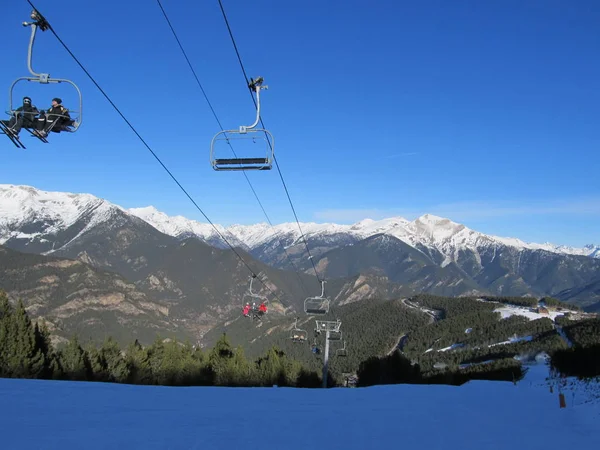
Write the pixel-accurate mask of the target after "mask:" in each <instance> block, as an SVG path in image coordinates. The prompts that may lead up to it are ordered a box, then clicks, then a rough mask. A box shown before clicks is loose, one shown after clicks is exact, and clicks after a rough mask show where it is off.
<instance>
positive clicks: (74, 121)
mask: <svg viewBox="0 0 600 450" xmlns="http://www.w3.org/2000/svg"><path fill="white" fill-rule="evenodd" d="M31 18H32V19H33V22H23V23H22V25H23V26H24V27H27V26H29V27H31V36H30V38H29V48H28V52H27V68H28V69H29V72H30V73H31V75H33V76H27V77H20V78H17V79H16V80H15V81H14V82H13V83H12V84H11V86H10V89H9V105H8V110H7V111H6V113H7V114H8V115H9V116H11V117H15V118H16V116H17V114H18V112H17V111H16V110H15V109H16V108H14V107H13V106H14V100H13V91H14V88H15V85H16V84H17V83H19V82H21V81H29V82H34V83H40V84H57V83H67V84H70V85H71V86H73V88H74V89H75V91H76V92H77V96H78V98H79V110H71V109H69V110H68V111H69V115H70V117H69V124H68V125H63V126H62V127H61V128H60V129H57V130H54V129H53V127H54V124H56V119H55V120H54V121H53V122H54V123H53V127H52V128H50V130H49V131H54V132H56V133H58V132H61V131H66V132H70V133H74V132H76V131H77V130H78V129H79V127H80V126H81V122H82V112H83V100H82V95H81V91H80V90H79V87H77V85H76V84H75V83H73V82H72V81H71V80H67V79H64V78H51V77H50V74H48V73H37V72H35V71H34V70H33V67H32V59H33V44H34V42H35V36H36V32H37V29H38V28H39V29H40V30H42V31H46V30H47V29H48V28H50V24H49V23H48V21H47V20H46V19H45V18H44V16H42V14H41V13H40V12H39V11H37V10H36V9H34V10H33V11H32V13H31ZM54 116H55V115H54V114H53V117H54ZM59 117H60V115H56V118H59ZM63 117H65V116H63ZM65 118H66V117H65ZM24 128H25V129H27V131H29V132H30V133H31V135H32V136H34V137H37V138H39V139H40V140H42V141H43V142H48V141H47V140H46V139H45V138H43V137H41V135H38V134H36V133H33V132H32V131H31V130H30V129H29V128H27V127H24ZM0 132H2V133H3V134H6V135H7V136H8V137H9V138H11V140H12V141H13V143H14V144H15V145H16V146H17V147H21V148H25V146H24V145H22V143H21V142H20V141H19V138H18V137H16V136H12V135H11V134H10V133H9V132H7V129H6V125H4V124H1V125H0ZM19 144H20V145H19Z"/></svg>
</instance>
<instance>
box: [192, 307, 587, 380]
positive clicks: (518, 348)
mask: <svg viewBox="0 0 600 450" xmlns="http://www.w3.org/2000/svg"><path fill="white" fill-rule="evenodd" d="M492 299H494V298H493V297H492ZM509 301H510V300H506V299H502V298H497V299H495V300H489V301H484V300H482V299H478V298H476V297H472V298H470V297H462V298H453V297H440V296H431V295H419V296H414V297H411V298H408V299H395V300H377V299H373V300H371V301H369V302H368V303H366V304H365V303H364V302H361V303H358V304H357V303H351V304H348V305H343V306H336V307H335V308H333V309H332V310H331V311H330V314H328V315H325V316H322V317H316V320H330V321H335V320H338V319H339V320H340V321H341V328H340V330H341V332H342V335H341V339H340V340H336V341H331V342H330V352H331V359H330V370H331V373H332V374H333V376H334V377H336V378H337V379H339V377H341V376H342V374H343V373H354V372H356V370H357V369H358V366H359V364H360V363H361V362H362V361H365V360H366V359H367V358H369V357H371V356H374V355H379V356H383V355H386V354H389V353H390V352H392V351H393V350H394V349H395V348H399V349H400V350H401V351H402V352H403V353H404V354H405V355H406V356H408V357H409V358H410V359H412V360H413V362H416V363H418V364H419V365H420V366H421V369H422V371H423V372H424V373H425V374H434V373H437V372H438V371H439V370H440V369H446V368H447V369H448V370H459V369H461V370H465V369H467V368H468V367H470V366H471V365H476V364H479V363H481V362H485V361H490V360H500V359H506V358H518V359H519V360H523V361H526V360H533V359H535V357H536V356H537V355H539V354H540V353H541V352H551V351H553V350H555V349H560V348H567V344H566V342H565V341H564V340H563V339H562V338H561V336H560V334H559V333H558V332H557V331H556V328H555V322H554V319H555V318H557V317H562V316H564V315H565V314H566V313H567V311H568V310H567V309H564V308H562V309H561V310H560V311H554V310H553V309H552V308H550V309H552V312H551V313H550V314H548V315H545V314H539V313H535V312H531V311H530V309H531V308H530V307H523V306H518V305H514V304H511V303H508V302H509ZM584 318H585V317H584V316H581V315H580V314H579V313H577V314H574V315H573V316H572V317H571V319H570V320H569V319H567V320H568V323H579V322H578V321H580V320H582V319H584ZM295 327H297V328H298V329H301V330H304V331H305V332H306V334H307V337H308V339H307V341H306V342H294V341H293V340H292V339H291V336H292V335H293V334H297V331H294V330H295ZM315 328H316V325H315V316H306V315H300V316H299V318H298V322H297V325H296V324H295V321H294V319H292V318H281V317H269V316H267V317H265V318H264V319H263V320H261V321H251V320H250V319H247V318H244V317H239V318H236V319H234V320H233V321H228V322H224V323H222V324H220V325H219V326H216V327H215V328H214V329H213V330H211V331H210V332H209V333H207V334H206V335H205V336H204V339H203V341H202V345H203V346H207V347H211V346H212V345H214V343H215V342H216V341H217V340H218V339H219V337H220V336H221V335H222V334H223V333H225V334H226V335H227V337H228V338H229V339H230V341H231V342H232V344H233V345H234V346H237V345H240V346H242V347H243V348H244V351H245V354H247V355H249V356H257V355H259V354H262V353H263V352H264V351H265V350H266V349H268V348H269V347H270V346H272V345H276V346H278V347H279V348H280V349H282V350H283V351H284V352H285V353H286V354H288V355H290V356H291V357H293V358H294V359H297V360H299V361H301V362H302V363H303V364H305V365H306V366H307V367H309V368H311V369H312V370H319V369H320V368H321V367H322V360H323V355H322V354H318V355H315V354H314V353H313V352H312V351H311V350H312V346H313V345H314V344H316V345H317V346H318V347H319V348H320V349H321V351H323V349H324V334H323V333H321V334H319V335H316V334H315V332H314V330H315ZM467 330H468V331H467ZM344 342H345V347H344ZM342 348H344V349H345V350H346V354H347V356H339V355H338V354H339V353H340V352H338V351H337V350H338V349H342Z"/></svg>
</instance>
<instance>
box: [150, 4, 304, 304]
mask: <svg viewBox="0 0 600 450" xmlns="http://www.w3.org/2000/svg"><path fill="white" fill-rule="evenodd" d="M156 1H157V3H158V6H159V7H160V10H161V11H162V13H163V16H164V18H165V20H166V21H167V24H168V25H169V28H170V29H171V32H172V33H173V36H174V37H175V40H176V41H177V44H178V45H179V48H180V50H181V52H182V53H183V56H184V58H185V60H186V61H187V63H188V66H189V68H190V70H191V71H192V74H193V75H194V78H195V79H196V83H198V86H199V87H200V90H201V91H202V94H203V95H204V98H205V99H206V102H207V103H208V106H209V107H210V110H211V111H212V113H213V116H214V117H215V120H216V121H217V123H218V124H219V127H220V128H221V131H225V130H224V128H223V125H221V121H220V120H219V118H218V117H217V113H216V112H215V109H214V108H213V106H212V104H211V102H210V100H209V99H208V96H207V95H206V91H205V90H204V88H203V87H202V83H200V79H199V78H198V75H197V74H196V71H195V70H194V67H193V66H192V63H191V62H190V59H189V58H188V56H187V53H186V52H185V50H184V48H183V45H182V44H181V41H180V40H179V37H178V36H177V33H176V32H175V28H174V27H173V25H172V24H171V21H170V20H169V17H168V15H167V12H166V11H165V9H164V8H163V6H162V3H161V2H160V0H156ZM228 144H229V147H230V148H231V151H232V152H233V154H234V156H235V157H236V158H237V157H238V156H237V154H236V153H235V150H234V149H233V146H232V145H231V142H229V140H228ZM242 173H243V174H244V177H245V178H246V181H247V182H248V185H249V186H250V189H251V190H252V193H253V194H254V197H255V198H256V201H257V202H258V204H259V206H260V208H261V209H262V212H263V213H264V215H265V217H266V219H267V222H268V223H269V225H270V226H271V228H273V227H274V226H273V223H272V222H271V219H270V218H269V215H268V214H267V211H266V210H265V208H264V206H263V204H262V202H261V201H260V198H259V197H258V194H257V193H256V190H255V189H254V186H252V183H251V182H250V179H249V178H248V175H247V174H246V172H244V171H242ZM275 239H277V242H279V245H280V246H281V248H282V249H283V251H284V252H285V255H286V257H287V259H288V261H289V262H290V264H291V265H292V267H294V273H296V275H297V276H298V280H299V281H300V285H301V286H302V289H304V292H305V293H306V294H307V295H308V294H309V293H308V290H307V289H306V286H305V285H304V282H303V281H302V278H301V277H300V274H299V273H298V272H299V270H298V268H297V267H296V264H294V262H293V261H292V259H291V258H290V255H289V253H288V251H287V249H286V248H285V246H284V245H283V244H282V243H281V240H280V239H279V238H278V237H277V236H275Z"/></svg>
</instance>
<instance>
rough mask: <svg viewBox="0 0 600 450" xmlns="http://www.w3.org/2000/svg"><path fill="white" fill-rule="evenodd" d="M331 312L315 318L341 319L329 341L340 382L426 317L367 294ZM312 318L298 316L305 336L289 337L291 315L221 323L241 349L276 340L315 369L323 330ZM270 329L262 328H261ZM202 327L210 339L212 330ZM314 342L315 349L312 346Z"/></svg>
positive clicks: (261, 348)
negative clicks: (297, 340) (301, 340)
mask: <svg viewBox="0 0 600 450" xmlns="http://www.w3.org/2000/svg"><path fill="white" fill-rule="evenodd" d="M332 310H333V311H332V314H328V315H326V316H323V317H317V319H318V320H336V319H339V320H341V322H342V326H341V330H342V336H341V339H340V340H338V341H330V347H329V348H330V352H329V370H330V372H331V375H332V377H333V378H334V379H335V380H339V381H340V382H341V381H342V380H343V374H345V373H355V372H356V370H357V369H358V366H359V364H360V363H361V362H362V361H364V360H365V359H367V358H369V357H371V356H372V355H381V354H387V353H388V352H389V351H390V350H391V349H392V348H393V347H394V345H395V344H396V343H397V342H398V338H399V337H400V336H402V335H403V334H406V333H409V334H410V333H411V332H412V331H413V330H416V329H418V328H421V327H423V326H425V325H426V324H427V323H428V321H429V318H428V317H427V316H426V315H425V314H423V313H421V312H420V311H417V310H415V309H411V308H407V307H406V306H404V305H403V304H402V302H401V300H400V299H397V300H375V299H374V300H369V301H368V302H355V303H351V304H347V305H343V306H336V307H335V308H332ZM314 319H315V318H314V317H310V318H307V317H306V316H304V317H302V316H301V317H300V320H299V321H298V326H299V328H302V329H303V330H305V331H306V332H307V334H308V339H307V342H304V343H295V342H292V340H291V339H290V334H291V332H290V331H288V329H290V328H291V327H292V326H293V324H294V318H291V317H288V318H280V317H267V318H265V319H264V320H263V321H262V323H259V322H257V321H251V320H241V319H238V320H239V322H240V323H237V324H236V326H230V327H228V328H227V335H228V336H229V337H230V339H231V341H232V343H234V344H235V345H242V346H244V348H245V349H246V353H247V354H249V355H250V354H251V355H259V354H262V353H264V352H265V351H266V350H267V349H268V348H270V347H271V346H277V347H278V348H280V349H282V350H283V351H284V352H285V354H286V355H287V356H288V357H290V358H293V359H295V360H298V361H300V362H301V363H302V365H303V366H304V367H306V368H307V369H308V370H311V371H316V372H319V373H320V371H321V370H322V367H323V351H324V346H325V334H324V333H321V334H320V335H316V336H315V331H314V330H315V320H314ZM267 329H268V330H271V332H269V333H266V330H267ZM219 331H222V329H221V330H216V329H215V330H213V331H210V332H209V333H208V338H209V339H211V340H212V342H215V341H216V339H217V332H219ZM344 342H345V344H346V347H345V348H346V352H345V354H346V356H339V353H340V352H338V350H340V349H342V348H343V347H344ZM313 344H316V345H317V347H318V348H319V349H320V350H321V353H319V354H315V353H313V352H312V346H313Z"/></svg>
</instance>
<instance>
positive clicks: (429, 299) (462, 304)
mask: <svg viewBox="0 0 600 450" xmlns="http://www.w3.org/2000/svg"><path fill="white" fill-rule="evenodd" d="M409 300H410V301H411V302H412V303H415V304H417V305H419V306H423V307H425V308H428V309H437V310H440V311H442V317H441V318H442V319H449V318H451V317H454V316H461V315H464V314H468V313H474V312H491V311H493V310H494V309H495V308H497V305H494V304H493V303H485V302H478V301H477V300H476V299H475V297H440V296H438V295H431V294H419V295H415V296H414V297H411V298H410V299H409Z"/></svg>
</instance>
